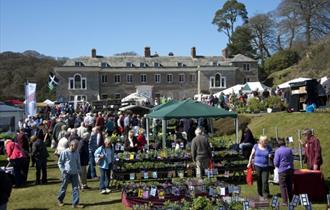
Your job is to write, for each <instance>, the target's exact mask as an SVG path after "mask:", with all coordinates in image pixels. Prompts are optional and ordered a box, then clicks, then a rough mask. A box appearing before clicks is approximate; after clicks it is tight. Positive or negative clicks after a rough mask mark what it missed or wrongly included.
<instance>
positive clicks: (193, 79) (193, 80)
mask: <svg viewBox="0 0 330 210" xmlns="http://www.w3.org/2000/svg"><path fill="white" fill-rule="evenodd" d="M189 77H190V79H189V80H190V82H196V74H195V73H193V74H190V75H189Z"/></svg>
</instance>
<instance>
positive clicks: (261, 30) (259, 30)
mask: <svg viewBox="0 0 330 210" xmlns="http://www.w3.org/2000/svg"><path fill="white" fill-rule="evenodd" d="M248 26H249V28H250V29H251V32H252V35H253V37H254V38H253V42H252V43H253V45H254V47H255V48H256V49H257V54H258V57H259V58H260V59H261V65H263V64H264V61H265V59H266V58H267V57H270V56H271V51H272V49H274V46H275V44H274V40H276V39H275V37H274V34H275V32H274V21H273V20H272V18H271V15H270V14H258V15H255V16H254V17H252V18H250V19H249V23H248Z"/></svg>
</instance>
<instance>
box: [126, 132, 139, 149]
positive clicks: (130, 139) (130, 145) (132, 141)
mask: <svg viewBox="0 0 330 210" xmlns="http://www.w3.org/2000/svg"><path fill="white" fill-rule="evenodd" d="M125 151H129V152H136V151H137V139H136V137H135V136H134V131H133V130H130V131H129V132H128V136H127V138H126V140H125Z"/></svg>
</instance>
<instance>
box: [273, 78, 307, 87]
mask: <svg viewBox="0 0 330 210" xmlns="http://www.w3.org/2000/svg"><path fill="white" fill-rule="evenodd" d="M306 80H311V78H305V77H299V78H296V79H292V80H289V81H287V82H284V83H282V84H279V85H278V88H280V89H285V88H290V83H295V82H303V81H306Z"/></svg>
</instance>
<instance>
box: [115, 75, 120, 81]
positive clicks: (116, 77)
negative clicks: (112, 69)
mask: <svg viewBox="0 0 330 210" xmlns="http://www.w3.org/2000/svg"><path fill="white" fill-rule="evenodd" d="M120 80H121V78H120V74H115V83H120Z"/></svg>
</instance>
